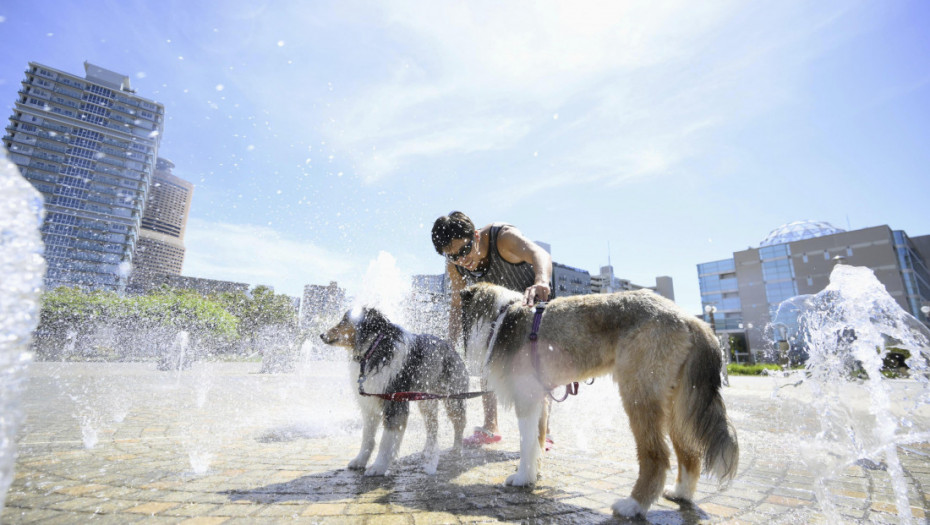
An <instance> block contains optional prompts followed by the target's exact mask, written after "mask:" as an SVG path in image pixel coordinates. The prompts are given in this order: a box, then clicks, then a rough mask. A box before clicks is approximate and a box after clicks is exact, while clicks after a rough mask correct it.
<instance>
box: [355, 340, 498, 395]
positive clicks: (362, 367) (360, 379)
mask: <svg viewBox="0 0 930 525" xmlns="http://www.w3.org/2000/svg"><path fill="white" fill-rule="evenodd" d="M382 339H384V334H378V337H376V338H375V340H374V342H372V343H371V346H370V347H368V351H367V352H365V356H364V357H362V359H361V361H359V374H358V393H359V395H361V396H367V397H377V398H379V399H384V400H386V401H424V400H427V399H468V398H472V397H478V396H483V395H485V394H488V393H490V392H464V393H461V394H431V393H429V392H392V393H390V394H369V393H368V392H365V389H364V388H363V383H365V380H366V379H368V376H366V375H365V368H367V366H368V359H370V358H371V355H372V354H373V353H374V352H375V348H377V347H378V344H379V343H380V342H381V340H382Z"/></svg>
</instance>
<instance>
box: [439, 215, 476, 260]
mask: <svg viewBox="0 0 930 525" xmlns="http://www.w3.org/2000/svg"><path fill="white" fill-rule="evenodd" d="M474 234H475V225H474V224H473V223H472V222H471V219H469V218H468V215H465V214H464V213H462V212H460V211H454V212H452V213H450V214H449V215H443V216H442V217H440V218H438V219H436V222H434V223H433V247H434V248H436V253H438V254H439V255H442V250H443V248H445V247H446V246H449V244H450V243H452V240H453V239H471V238H472V236H473V235H474Z"/></svg>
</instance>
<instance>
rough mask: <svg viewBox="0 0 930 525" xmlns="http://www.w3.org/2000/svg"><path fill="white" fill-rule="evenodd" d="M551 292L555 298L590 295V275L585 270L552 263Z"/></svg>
mask: <svg viewBox="0 0 930 525" xmlns="http://www.w3.org/2000/svg"><path fill="white" fill-rule="evenodd" d="M552 286H553V289H552V292H553V293H554V294H555V296H556V297H567V296H569V295H584V294H589V293H591V274H590V273H588V271H587V270H582V269H580V268H574V267H571V266H568V265H566V264H562V263H557V262H555V261H553V262H552Z"/></svg>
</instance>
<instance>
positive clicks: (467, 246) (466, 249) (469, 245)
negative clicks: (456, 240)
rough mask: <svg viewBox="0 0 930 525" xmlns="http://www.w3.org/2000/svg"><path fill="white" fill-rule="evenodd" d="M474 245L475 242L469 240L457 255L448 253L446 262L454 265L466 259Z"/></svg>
mask: <svg viewBox="0 0 930 525" xmlns="http://www.w3.org/2000/svg"><path fill="white" fill-rule="evenodd" d="M474 244H475V240H474V239H469V240H468V242H466V243H465V245H464V246H462V249H460V250H459V251H457V252H455V253H447V254H446V260H448V261H449V262H453V263H456V262H459V261H460V260H461V259H462V257H465V256H466V255H468V254H469V253H471V248H472V246H474Z"/></svg>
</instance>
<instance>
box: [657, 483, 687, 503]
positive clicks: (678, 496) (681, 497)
mask: <svg viewBox="0 0 930 525" xmlns="http://www.w3.org/2000/svg"><path fill="white" fill-rule="evenodd" d="M662 497H663V498H665V499H667V500H669V501H674V502H675V503H690V502H691V496H690V495H688V494H685V493H684V491H683V490H682V489H680V488H679V487H678V486H675V488H673V489H671V490H666V491H665V492H663V493H662Z"/></svg>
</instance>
